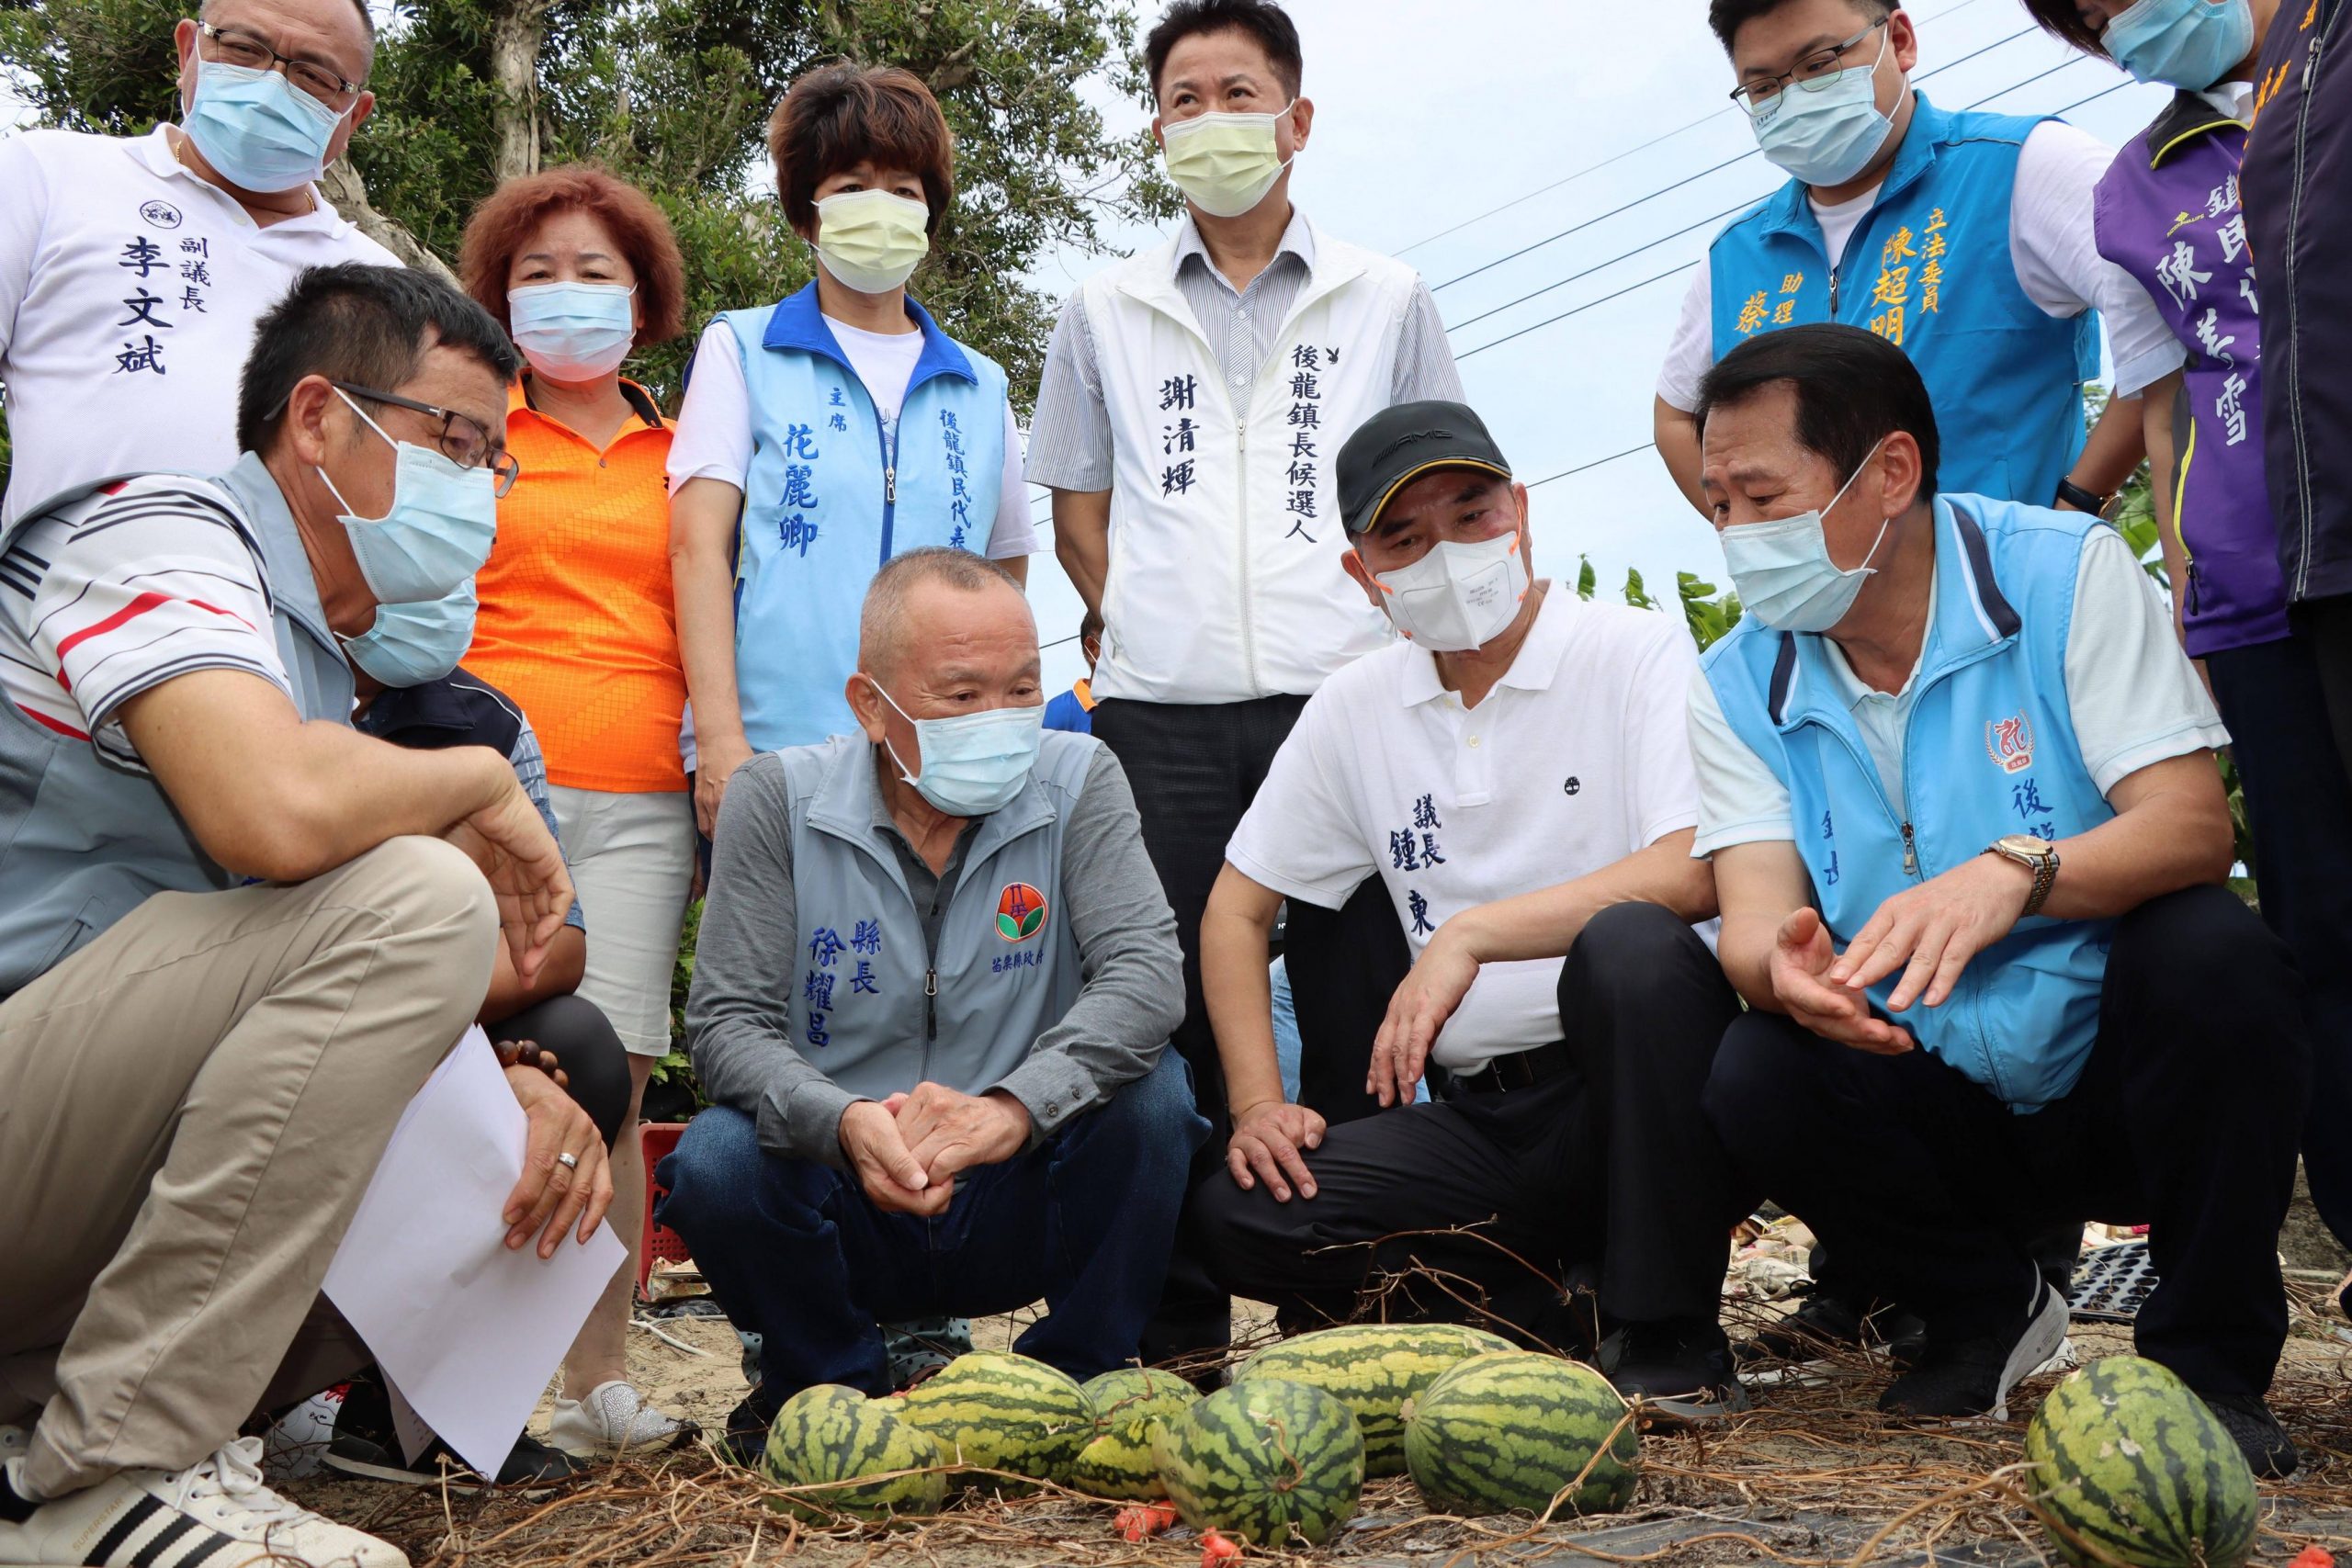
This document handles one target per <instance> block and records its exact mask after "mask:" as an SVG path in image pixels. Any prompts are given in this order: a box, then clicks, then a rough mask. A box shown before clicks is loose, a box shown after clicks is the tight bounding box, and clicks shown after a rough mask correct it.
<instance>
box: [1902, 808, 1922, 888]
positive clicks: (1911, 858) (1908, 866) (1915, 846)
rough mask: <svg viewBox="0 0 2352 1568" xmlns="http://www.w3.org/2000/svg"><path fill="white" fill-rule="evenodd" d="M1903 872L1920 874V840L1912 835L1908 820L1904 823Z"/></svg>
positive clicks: (1912, 874) (1905, 873) (1913, 874)
mask: <svg viewBox="0 0 2352 1568" xmlns="http://www.w3.org/2000/svg"><path fill="white" fill-rule="evenodd" d="M1905 815H1908V813H1907V812H1906V813H1905ZM1903 874H1904V875H1905V876H1917V875H1918V874H1919V841H1918V840H1917V839H1915V838H1913V837H1912V836H1911V824H1910V823H1908V822H1905V823H1904V824H1903Z"/></svg>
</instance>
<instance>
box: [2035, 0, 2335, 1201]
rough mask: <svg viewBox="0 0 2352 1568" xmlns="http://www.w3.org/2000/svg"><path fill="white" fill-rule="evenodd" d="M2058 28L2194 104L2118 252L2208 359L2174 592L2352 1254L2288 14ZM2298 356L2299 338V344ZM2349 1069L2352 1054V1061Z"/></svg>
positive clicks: (2184, 443) (2265, 10)
mask: <svg viewBox="0 0 2352 1568" xmlns="http://www.w3.org/2000/svg"><path fill="white" fill-rule="evenodd" d="M2026 9H2027V10H2028V11H2029V12H2030V13H2031V14H2032V16H2033V17H2034V19H2035V20H2036V21H2038V22H2040V23H2041V25H2042V26H2043V27H2044V28H2048V29H2049V30H2050V31H2051V32H2053V33H2055V34H2057V35H2058V36H2059V37H2060V38H2063V39H2065V40H2066V41H2067V42H2069V43H2071V44H2073V45H2074V46H2075V48H2077V49H2079V50H2081V51H2084V52H2085V53H2086V54H2092V55H2097V56H2098V57H2100V58H2103V59H2108V60H2112V61H2113V62H2115V63H2116V64H2117V65H2118V66H2120V68H2122V69H2123V70H2125V71H2128V72H2130V73H2131V74H2132V75H2133V76H2134V77H2137V78H2138V79H2139V80H2141V81H2143V82H2162V83H2165V85H2169V86H2171V87H2173V88H2174V89H2176V91H2175V94H2174V96H2173V100H2172V102H2171V103H2169V104H2167V105H2166V106H2165V109H2164V112H2163V113H2161V114H2159V115H2158V116H2157V117H2156V118H2155V120H2154V122H2153V123H2152V124H2150V125H2149V127H2148V128H2147V129H2146V130H2143V131H2142V132H2141V133H2140V134H2139V135H2138V136H2136V137H2134V138H2132V139H2131V141H2130V142H2128V143H2126V144H2125V146H2124V148H2123V151H2122V152H2120V153H2119V154H2117V156H2116V159H2115V164H2114V166H2113V167H2112V168H2111V169H2109V171H2108V174H2107V177H2106V178H2105V179H2104V180H2102V181H2100V182H2099V187H2098V205H2097V217H2098V245H2099V250H2100V251H2101V253H2103V254H2105V255H2107V256H2108V257H2109V259H2110V260H2112V261H2114V262H2116V263H2117V264H2118V265H2121V266H2122V267H2123V268H2124V270H2126V271H2127V272H2130V273H2131V275H2132V276H2134V277H2136V278H2137V279H2139V281H2140V284H2141V286H2142V287H2143V288H2144V289H2146V291H2147V294H2148V297H2149V299H2152V300H2154V303H2155V306H2156V309H2157V310H2158V311H2159V312H2160V313H2161V314H2162V315H2163V316H2164V318H2165V321H2166V322H2167V323H2168V324H2169V325H2170V326H2171V327H2172V330H2173V332H2174V333H2175V335H2176V336H2177V337H2178V338H2179V340H2180V343H2181V346H2182V347H2183V348H2184V349H2185V350H2187V352H2188V364H2187V366H2186V367H2184V368H2182V369H2180V370H2178V371H2176V372H2174V373H2173V374H2172V375H2170V376H2168V377H2165V378H2164V379H2162V380H2160V381H2157V382H2155V383H2154V385H2152V386H2151V387H2150V388H2149V389H2148V394H2147V400H2146V403H2147V413H2148V451H2149V454H2150V456H2151V457H2152V458H2154V468H2155V481H2156V494H2157V502H2158V506H2157V515H2158V517H2159V518H2160V519H2161V520H2162V522H2163V525H2164V526H2163V529H2162V534H2163V538H2164V548H2165V576H2166V577H2167V578H2169V579H2170V580H2171V581H2172V583H2173V585H2174V589H2175V592H2174V595H2173V599H2174V604H2173V608H2174V612H2175V614H2176V615H2177V616H2178V617H2179V621H2180V626H2181V641H2182V643H2183V644H2184V645H2185V646H2186V647H2187V649H2188V652H2189V655H2190V656H2191V657H2192V658H2195V659H2199V660H2203V661H2204V664H2205V673H2206V679H2207V681H2208V682H2210V683H2211V686H2212V688H2213V699H2214V701H2215V703H2216V704H2218V705H2220V707H2221V710H2222V718H2223V720H2224V721H2226V722H2227V723H2228V725H2229V727H2230V739H2231V742H2232V745H2231V751H2232V754H2233V756H2234V757H2235V759H2236V761H2237V765H2238V778H2239V781H2240V783H2241V784H2243V785H2244V787H2245V809H2246V820H2247V825H2248V826H2249V827H2250V828H2251V829H2253V832H2254V870H2255V880H2256V885H2257V886H2259V887H2260V889H2261V893H2262V914H2263V918H2264V919H2267V920H2268V921H2269V922H2270V924H2271V927H2272V929H2273V930H2275V931H2278V934H2279V935H2280V936H2281V937H2283V938H2285V939H2286V942H2287V943H2288V945H2289V946H2290V947H2291V948H2293V949H2294V951H2295V956H2296V960H2297V962H2298V963H2299V964H2300V965H2301V969H2302V971H2303V978H2304V982H2305V985H2306V987H2307V990H2306V996H2305V1000H2306V1008H2307V1011H2308V1012H2309V1015H2310V1017H2311V1021H2312V1041H2313V1043H2314V1044H2315V1045H2316V1046H2317V1048H2318V1051H2319V1055H2318V1059H2317V1062H2316V1066H2317V1074H2316V1076H2315V1077H2314V1080H2313V1086H2312V1106H2311V1121H2310V1125H2309V1131H2308V1132H2307V1133H2306V1134H2305V1137H2304V1140H2303V1141H2304V1143H2305V1145H2307V1152H2306V1154H2305V1156H2304V1165H2305V1168H2306V1169H2307V1171H2308V1173H2309V1175H2310V1177H2311V1186H2312V1201H2313V1202H2314V1203H2316V1204H2317V1205H2318V1208H2319V1212H2320V1217H2321V1218H2323V1219H2324V1220H2325V1221H2326V1222H2327V1224H2328V1226H2329V1228H2330V1229H2332V1230H2334V1231H2335V1234H2336V1235H2338V1236H2339V1237H2345V1238H2352V1145H2347V1144H2346V1142H2345V1140H2344V1139H2343V1137H2342V1136H2341V1135H2340V1130H2341V1129H2342V1128H2343V1126H2344V1125H2345V1122H2346V1120H2347V1118H2352V966H2347V965H2346V964H2345V963H2344V954H2345V953H2346V952H2352V777H2348V776H2347V775H2346V771H2345V767H2344V763H2343V761H2342V759H2341V758H2340V757H2339V756H2338V755H2337V750H2336V747H2335V744H2334V742H2333V741H2332V739H2331V738H2330V733H2329V722H2328V710H2327V694H2326V691H2325V689H2324V687H2323V685H2322V683H2321V680H2320V666H2319V661H2318V660H2317V658H2316V657H2315V655H2314V653H2313V651H2312V640H2311V637H2309V635H2308V633H2307V631H2301V630H2299V629H2298V627H2297V626H2296V625H2295V623H2294V621H2293V620H2292V619H2291V618H2290V615H2289V611H2288V597H2289V595H2288V583H2287V574H2286V572H2285V570H2283V568H2282V565H2281V562H2280V560H2279V551H2278V522H2277V520H2276V511H2275V509H2274V508H2273V506H2272V504H2271V492H2270V485H2269V480H2268V477H2267V474H2266V473H2265V471H2264V465H2263V442H2264V436H2265V428H2264V420H2263V412H2264V410H2263V403H2264V380H2263V364H2262V361H2263V354H2262V346H2263V344H2262V327H2263V321H2262V314H2261V311H2260V310H2259V309H2258V308H2257V306H2256V280H2255V262H2254V247H2253V246H2252V244H2251V243H2249V240H2248V236H2247V233H2246V218H2245V208H2244V207H2243V206H2242V205H2241V204H2240V201H2239V178H2238V171H2239V167H2240V165H2241V164H2243V163H2244V162H2245V146H2246V128H2247V125H2248V123H2249V122H2250V121H2251V119H2252V118H2253V111H2254V104H2253V99H2254V95H2255V83H2256V78H2257V76H2258V75H2259V72H2258V69H2257V62H2258V61H2259V59H2260V56H2261V53H2262V48H2263V42H2264V38H2265V35H2266V34H2267V32H2268V31H2269V30H2270V28H2271V27H2272V25H2273V23H2274V21H2275V20H2276V18H2277V17H2278V12H2279V0H2143V3H2138V4H2133V3H2131V0H2026ZM2280 341H2284V340H2283V339H2281V340H2280ZM2338 1058H2341V1059H2340V1060H2339V1059H2338Z"/></svg>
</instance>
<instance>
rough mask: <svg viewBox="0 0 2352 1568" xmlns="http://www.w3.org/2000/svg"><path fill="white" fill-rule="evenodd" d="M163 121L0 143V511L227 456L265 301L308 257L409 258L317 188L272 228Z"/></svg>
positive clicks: (35, 133) (8, 513) (204, 468)
mask: <svg viewBox="0 0 2352 1568" xmlns="http://www.w3.org/2000/svg"><path fill="white" fill-rule="evenodd" d="M168 134H169V133H168V131H167V130H166V129H165V128H164V127H163V126H157V127H156V128H155V130H153V132H152V133H150V134H149V135H146V136H141V137H120V136H92V135H87V134H85V133H84V132H81V131H73V130H26V131H19V132H17V134H16V135H14V136H11V137H8V138H7V139H6V140H5V141H0V383H6V388H7V400H8V402H7V407H8V434H9V437H10V440H11V442H12V443H13V446H14V451H13V453H12V456H11V460H10V468H9V474H8V490H7V494H6V496H5V497H0V519H6V518H12V517H15V516H16V515H17V513H20V512H22V511H24V510H25V509H27V508H28V507H30V506H32V505H34V504H35V503H37V502H40V501H43V500H46V499H47V498H48V497H50V496H52V495H54V494H56V493H57V492H58V491H62V490H63V489H65V488H66V487H67V486H69V485H74V484H79V483H82V482H84V481H86V480H89V479H103V478H106V477H107V476H108V475H112V474H121V473H134V472H136V473H151V472H155V471H159V470H163V469H182V470H186V471H189V472H193V473H201V474H212V473H219V472H220V471H221V470H223V469H225V468H229V467H230V466H231V465H232V464H233V463H235V462H236V460H237V434H236V423H237V380H238V377H239V375H240V373H241V372H242V371H243V368H244V364H245V355H246V353H247V351H248V350H249V349H250V348H251V347H252V345H253V336H254V323H255V322H256V321H259V320H260V319H261V316H262V313H263V312H264V311H266V310H268V309H269V308H270V307H271V306H272V305H275V304H276V303H277V301H278V300H279V299H281V298H283V297H284V295H285V293H286V290H287V288H288V285H290V284H291V283H292V282H293V280H294V276H295V275H296V274H297V273H299V272H300V271H302V270H303V269H304V268H305V267H312V266H324V265H331V264H333V263H335V262H370V263H374V264H376V265H381V266H398V265H400V260H399V258H398V257H396V256H394V255H393V254H391V253H390V251H387V250H386V249H384V248H383V247H382V246H381V245H379V244H377V243H375V242H374V241H373V240H370V239H368V237H367V236H366V235H364V234H362V233H360V232H359V231H358V230H357V229H356V228H354V227H352V225H350V224H349V223H347V222H345V221H344V220H343V217H342V215H341V214H339V213H338V212H336V211H335V209H334V208H333V207H332V206H330V205H328V203H327V200H326V198H325V197H322V196H319V195H318V192H317V190H316V189H315V187H314V188H313V189H312V191H311V195H312V197H314V198H315V199H316V201H317V203H318V206H317V209H316V210H314V211H312V212H310V213H308V214H306V215H304V216H302V217H300V218H289V219H288V220H285V221H284V222H282V223H273V224H271V225H270V226H269V227H267V228H266V229H265V228H262V227H261V226H260V225H258V224H256V223H254V220H253V219H252V218H251V217H249V216H248V215H247V214H246V212H245V209H243V208H242V207H240V206H238V205H237V203H236V201H235V200H234V198H232V197H230V196H229V194H228V193H227V192H225V191H223V190H221V189H220V188H219V187H218V186H211V185H208V184H206V183H205V182H204V181H202V180H200V179H198V178H197V177H196V175H193V174H191V173H189V172H188V170H187V167H186V166H185V165H184V164H181V163H180V161H179V160H178V159H177V158H175V157H174V156H173V155H172V147H171V143H170V141H167V140H166V137H167V135H168Z"/></svg>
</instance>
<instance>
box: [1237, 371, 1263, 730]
mask: <svg viewBox="0 0 2352 1568" xmlns="http://www.w3.org/2000/svg"><path fill="white" fill-rule="evenodd" d="M1257 385H1258V384H1257V382H1256V381H1255V380H1254V379H1253V380H1252V381H1251V382H1250V390H1251V392H1252V393H1253V394H1254V393H1255V392H1256V390H1257ZM1233 445H1234V450H1235V453H1236V454H1237V456H1236V457H1235V461H1234V465H1233V466H1234V469H1235V472H1236V474H1237V475H1238V482H1237V483H1236V484H1235V486H1234V491H1235V495H1236V499H1237V502H1238V505H1239V507H1240V509H1241V516H1240V528H1239V536H1240V555H1241V558H1240V562H1239V565H1240V568H1241V668H1242V670H1243V671H1245V672H1246V673H1247V674H1248V675H1249V677H1250V695H1251V696H1253V697H1254V696H1256V695H1258V694H1259V681H1258V639H1257V637H1256V636H1255V634H1253V633H1252V632H1251V630H1250V614H1251V612H1250V411H1249V410H1248V409H1240V410H1237V411H1236V414H1235V418H1234V423H1233Z"/></svg>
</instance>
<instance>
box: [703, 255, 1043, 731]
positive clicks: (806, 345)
mask: <svg viewBox="0 0 2352 1568" xmlns="http://www.w3.org/2000/svg"><path fill="white" fill-rule="evenodd" d="M907 314H908V315H909V316H910V317H911V318H912V319H913V321H914V322H915V324H916V325H917V326H919V327H920V328H922V339H923V342H922V357H920V358H919V359H917V360H916V361H915V368H914V374H913V376H912V377H911V378H910V379H909V381H908V383H907V392H906V399H905V402H904V405H903V406H902V407H901V408H900V410H899V424H898V429H897V432H896V433H895V434H892V433H889V432H886V431H885V430H884V429H883V427H882V420H881V417H880V415H879V414H877V413H876V411H875V407H874V400H873V398H872V397H871V396H870V395H868V393H867V392H866V389H865V383H863V382H862V381H860V380H859V379H858V378H857V373H856V372H855V371H854V370H852V369H851V368H850V363H849V356H848V355H845V354H843V353H842V347H841V344H840V342H839V341H838V340H837V339H836V338H835V337H834V336H833V333H832V329H831V328H830V327H828V326H827V325H826V324H825V318H824V316H823V314H822V312H820V310H818V308H817V286H816V285H815V284H813V283H812V284H810V285H809V287H808V288H803V289H802V290H801V291H800V292H799V293H797V294H795V295H793V296H792V297H791V298H790V299H786V300H784V301H783V302H781V303H779V304H776V305H774V306H761V307H758V308H756V309H753V310H729V311H727V312H726V313H725V314H724V315H723V316H721V317H720V320H722V321H726V322H727V324H728V325H729V327H730V328H731V329H732V330H733V331H734V333H735V342H736V344H737V348H738V351H739V352H740V353H741V355H742V356H743V382H744V386H745V387H746V389H748V390H749V392H750V394H751V408H752V466H751V470H750V472H749V473H748V474H747V475H746V476H745V479H744V485H743V515H742V520H741V524H740V525H739V527H738V529H737V535H736V555H735V683H736V689H737V691H738V693H739V695H740V700H741V703H742V708H743V733H744V735H745V736H746V737H748V738H749V739H750V740H751V742H752V750H757V751H777V750H783V749H785V748H786V747H788V746H809V745H814V744H815V743H816V742H818V741H820V740H822V739H825V738H826V737H827V736H829V735H835V734H845V733H849V732H851V731H853V730H854V728H856V726H855V725H854V722H853V721H852V719H851V717H850V711H849V703H848V700H847V699H846V698H845V697H843V696H842V687H843V686H844V685H846V684H847V682H848V681H849V678H850V675H851V673H852V671H854V670H855V669H856V668H857V616H858V611H859V609H860V608H861V607H862V606H863V604H864V603H865V585H866V584H867V583H868V582H869V581H872V580H873V577H874V574H875V573H876V571H878V570H881V567H882V563H883V562H884V561H887V560H888V559H889V558H891V557H892V556H895V555H903V554H905V553H906V552H907V551H909V550H911V549H918V548H921V547H923V546H926V545H952V546H955V547H957V548H960V549H968V550H973V551H975V552H985V551H986V550H987V548H988V540H989V533H990V532H991V531H992V530H993V529H994V528H995V526H996V513H997V500H998V497H999V495H1000V494H1001V491H1002V484H1003V475H1004V463H1005V450H1004V405H1005V378H1004V372H1003V371H1002V370H1001V369H1000V368H998V367H997V364H996V362H995V361H994V360H991V359H989V358H988V357H987V356H986V355H982V354H979V353H978V352H977V351H975V350H973V349H970V348H967V347H966V346H964V345H963V344H959V343H957V342H956V340H955V339H954V338H951V337H949V336H948V335H947V334H946V333H943V332H941V331H940V330H939V328H938V327H937V326H936V325H934V324H933V321H932V319H931V317H930V316H929V315H928V314H926V313H925V312H924V310H923V309H922V306H920V305H918V304H916V303H915V302H914V301H913V300H912V299H909V300H908V301H907Z"/></svg>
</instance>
